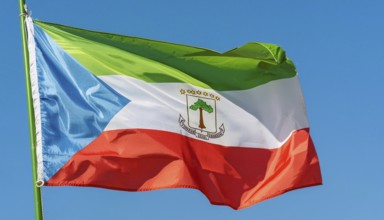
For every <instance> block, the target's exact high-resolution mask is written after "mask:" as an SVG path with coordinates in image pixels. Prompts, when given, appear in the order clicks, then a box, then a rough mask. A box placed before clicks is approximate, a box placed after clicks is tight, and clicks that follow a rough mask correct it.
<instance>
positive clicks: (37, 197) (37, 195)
mask: <svg viewBox="0 0 384 220" xmlns="http://www.w3.org/2000/svg"><path fill="white" fill-rule="evenodd" d="M19 8H20V16H19V17H20V27H21V36H22V43H23V58H24V72H25V80H26V90H27V105H28V122H29V135H30V145H31V158H32V177H33V194H34V204H35V219H36V220H43V205H42V197H41V188H40V187H38V185H39V183H38V182H37V162H36V161H37V159H36V132H35V131H36V129H35V119H34V110H33V102H32V89H31V80H30V77H29V71H30V68H29V54H28V44H27V42H28V38H27V30H26V25H25V19H26V17H27V16H30V13H28V8H27V5H26V4H25V0H19Z"/></svg>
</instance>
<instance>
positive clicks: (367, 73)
mask: <svg viewBox="0 0 384 220" xmlns="http://www.w3.org/2000/svg"><path fill="white" fill-rule="evenodd" d="M27 3H28V5H29V8H30V9H31V10H32V11H33V17H34V18H36V19H40V20H44V21H50V22H55V23H61V24H66V25H70V26H76V27H82V28H86V29H91V30H98V31H105V32H113V33H120V34H125V35H133V36H139V37H145V38H153V39H157V40H163V41H170V42H175V43H181V44H188V45H193V46H199V47H205V48H210V49H213V50H217V51H220V52H224V51H226V50H229V49H232V48H234V47H238V46H241V45H243V44H245V43H247V42H251V41H259V42H268V43H274V44H278V45H280V46H282V47H283V48H284V49H285V50H286V51H287V55H288V56H289V57H290V58H291V59H292V60H293V61H294V62H295V64H296V67H297V69H298V71H299V74H300V80H301V85H302V89H303V93H304V97H305V101H306V105H307V111H308V117H309V120H310V124H311V134H312V137H313V139H314V142H315V145H316V149H317V151H318V154H319V158H320V164H321V168H322V173H323V179H324V185H323V186H319V187H311V188H306V189H301V190H296V191H291V192H289V193H286V194H284V195H282V196H279V197H276V198H273V199H270V200H267V201H265V202H262V203H259V204H256V205H254V206H252V207H250V208H247V209H244V210H241V211H234V210H232V209H230V208H228V207H222V206H213V205H210V204H209V202H208V200H207V199H206V198H205V197H204V196H203V195H202V194H201V193H200V192H199V191H196V190H191V189H172V190H160V191H152V192H145V193H131V192H120V191H113V190H105V189H95V188H80V187H77V188H76V187H45V188H44V189H43V199H44V214H45V217H46V218H45V219H47V220H50V219H55V220H66V219H68V220H69V219H75V220H76V219H93V220H99V219H100V220H101V219H242V220H244V219H263V220H268V219H277V220H279V219H295V220H300V219H305V220H308V219H311V220H317V219H319V220H323V219H327V220H328V219H338V220H339V219H348V220H355V219H356V220H360V219H384V208H383V207H384V206H383V204H384V188H383V186H384V172H383V169H384V165H383V155H384V146H383V143H382V142H381V141H380V140H381V138H382V137H383V136H384V127H383V122H384V117H383V114H384V101H383V100H384V98H383V96H384V86H383V82H384V71H383V67H382V66H383V58H384V53H383V51H384V42H383V39H384V28H383V21H384V13H383V11H382V9H383V8H384V2H383V1H379V0H377V1H375V0H369V1H358V0H349V1H347V0H345V1H344V0H338V1H335V0H333V1H331V0H325V1H303V0H301V1H299V0H290V1H288V0H280V1H277V0H271V1H255V0H253V1H251V0H249V1H245V0H238V1H228V0H221V1H218V0H212V1H207V0H195V1H184V0H177V1H176V0H167V1H155V0H152V1H149V0H140V1H138V0H136V1H124V0H113V1H98V0H94V1H88V0H83V1H79V0H66V1H60V2H59V1H48V0H39V1H37V0H30V1H27ZM0 11H1V13H0V17H1V19H0V27H1V28H2V32H1V33H2V34H1V42H2V43H1V44H0V45H1V50H0V60H1V62H0V69H1V73H2V77H3V80H1V86H0V100H1V103H2V104H1V108H0V111H1V124H2V126H1V128H0V129H1V131H0V135H1V146H0V147H1V150H2V151H1V152H2V154H1V155H2V157H1V159H0V178H1V181H0V184H1V187H0V195H1V196H0V219H9V220H11V219H33V216H34V211H33V193H32V177H31V161H30V149H29V131H28V119H27V107H26V96H25V94H26V92H25V79H24V72H23V71H24V69H23V59H22V49H21V36H20V25H19V17H18V15H19V9H18V1H16V0H13V1H4V2H2V7H1V10H0Z"/></svg>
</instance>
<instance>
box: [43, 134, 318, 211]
mask: <svg viewBox="0 0 384 220" xmlns="http://www.w3.org/2000/svg"><path fill="white" fill-rule="evenodd" d="M321 182H322V179H321V173H320V167H319V163H318V158H317V155H316V151H315V149H314V146H313V143H312V140H311V138H310V135H309V131H308V129H303V130H299V131H296V132H294V133H293V134H292V136H291V137H290V139H288V140H287V141H286V143H285V144H284V145H283V146H282V147H281V148H278V149H272V150H271V149H258V148H245V147H223V146H220V145H214V144H209V143H206V142H204V141H200V140H196V139H192V138H188V137H185V136H182V135H179V134H175V133H170V132H165V131H155V130H144V129H137V130H114V131H107V132H104V133H102V134H101V135H100V136H99V137H98V138H97V139H96V140H95V141H93V142H92V143H91V144H90V145H88V146H87V147H86V148H84V149H83V150H81V151H79V152H78V153H77V154H75V155H74V156H73V157H72V158H71V159H70V160H69V161H68V163H67V164H65V166H64V167H63V168H62V169H61V170H59V172H58V173H56V174H55V175H54V176H53V177H52V178H51V179H50V180H49V181H48V182H47V183H46V185H49V186H59V185H60V186H61V185H67V186H93V187H102V188H109V189H117V190H127V191H145V190H155V189H164V188H195V189H198V190H200V191H201V192H203V193H204V194H205V195H206V196H207V198H208V199H209V200H210V202H211V203H213V204H220V205H229V206H230V207H232V208H234V209H240V208H245V207H247V206H250V205H252V204H255V203H257V202H260V201H262V200H265V199H268V198H271V197H274V196H278V195H280V194H282V193H284V192H287V191H290V190H293V189H297V188H302V187H307V186H313V185H320V184H321Z"/></svg>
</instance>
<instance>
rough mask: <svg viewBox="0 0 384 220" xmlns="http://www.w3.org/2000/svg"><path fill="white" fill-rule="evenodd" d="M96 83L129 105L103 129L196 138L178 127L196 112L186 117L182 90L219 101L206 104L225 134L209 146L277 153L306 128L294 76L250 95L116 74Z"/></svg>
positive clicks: (248, 92) (212, 141) (245, 91)
mask: <svg viewBox="0 0 384 220" xmlns="http://www.w3.org/2000/svg"><path fill="white" fill-rule="evenodd" d="M100 78H101V79H102V80H103V81H105V82H106V83H107V84H108V85H110V86H111V87H112V88H114V89H115V90H116V91H117V92H119V93H121V94H122V95H123V96H125V97H127V98H128V99H130V100H131V102H130V103H128V105H127V106H125V107H124V108H123V109H122V110H121V111H120V112H119V113H118V114H117V115H116V116H115V117H114V118H113V119H112V120H111V122H110V123H109V124H108V126H107V127H106V129H105V130H116V129H135V128H141V129H154V130H163V131H170V132H175V133H180V134H183V135H186V136H189V137H192V138H196V139H199V138H197V137H196V136H194V135H192V134H190V133H188V132H186V131H185V130H184V129H183V128H182V127H181V126H180V124H179V115H182V116H183V118H185V119H186V120H187V122H186V124H187V125H188V114H189V116H190V119H191V121H192V119H193V118H195V119H196V118H198V117H197V115H198V111H192V110H190V111H189V113H188V108H187V98H186V95H185V94H181V92H180V91H181V90H182V89H183V90H184V91H185V92H187V91H188V90H191V91H192V90H193V91H195V93H196V92H197V91H200V92H201V96H202V97H203V98H204V97H207V96H204V95H203V94H204V92H207V93H208V94H214V95H217V97H219V98H220V100H219V101H216V104H215V105H214V101H210V102H209V103H210V105H211V106H213V107H214V108H215V109H216V118H217V123H216V126H217V131H219V126H220V125H221V124H224V127H225V133H224V135H223V136H222V137H219V138H210V139H209V140H207V142H210V143H214V144H220V145H224V146H242V147H255V148H268V149H270V148H278V147H280V146H281V145H282V143H283V142H284V141H285V140H286V139H287V138H288V137H289V136H290V134H291V132H292V131H294V130H297V129H301V128H306V127H308V123H307V119H306V114H305V108H304V104H303V100H302V96H301V91H300V87H299V83H298V78H297V77H294V78H289V79H283V80H276V81H272V82H270V83H267V84H264V85H262V86H258V87H256V88H253V89H249V90H242V91H224V92H219V93H218V92H215V91H213V90H207V89H202V88H198V87H194V86H191V85H188V84H184V83H146V82H143V81H141V80H137V79H135V78H131V77H127V76H118V75H113V76H102V77H100ZM195 95H196V94H195ZM208 97H209V95H208ZM215 97H216V96H215ZM203 100H204V99H203ZM207 101H209V100H207ZM192 104H193V103H192ZM188 105H189V106H190V105H191V103H188ZM214 113H215V111H214V112H213V113H211V114H209V113H206V112H204V113H203V115H204V118H205V121H206V123H208V124H209V121H212V120H210V119H212V117H214ZM193 115H195V116H193ZM213 122H214V120H213ZM189 125H191V126H192V127H197V124H196V123H195V125H194V126H193V125H192V122H191V123H190V124H189ZM207 127H209V126H207ZM207 129H208V128H207ZM200 140H201V139H200Z"/></svg>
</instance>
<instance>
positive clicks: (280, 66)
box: [35, 21, 296, 91]
mask: <svg viewBox="0 0 384 220" xmlns="http://www.w3.org/2000/svg"><path fill="white" fill-rule="evenodd" d="M35 24H37V25H38V26H39V27H40V28H42V29H43V30H44V31H45V32H46V33H47V34H48V35H49V36H50V37H52V38H53V39H54V40H55V41H56V42H57V43H58V44H59V45H60V46H61V47H62V48H63V49H64V50H65V51H67V52H68V53H69V54H70V55H72V56H73V57H74V58H75V59H76V60H78V62H79V63H81V64H82V65H83V66H85V67H86V68H87V69H88V70H89V71H91V72H92V73H93V74H95V75H97V76H101V75H117V74H123V75H127V76H131V77H135V78H138V79H140V80H143V81H146V82H159V83H162V82H185V83H189V84H192V85H195V86H199V87H202V88H211V89H215V90H221V91H223V90H244V89H250V88H253V87H256V86H259V85H261V84H265V83H267V82H270V81H272V80H278V79H283V78H289V77H293V76H295V75H296V70H295V67H294V65H293V63H292V62H291V61H290V60H289V59H288V58H287V57H286V56H285V52H284V51H283V50H282V49H281V48H280V47H278V46H276V45H273V44H265V43H256V42H255V43H248V44H246V45H244V46H242V47H240V48H236V49H233V50H230V51H228V52H225V53H218V52H215V51H212V50H208V49H203V48H198V47H191V46H186V45H179V44H173V43H167V42H161V41H155V40H149V39H143V38H137V37H129V36H122V35H116V34H110V33H101V32H94V31H88V30H84V29H79V28H74V27H69V26H63V25H59V24H53V23H47V22H41V21H35Z"/></svg>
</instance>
